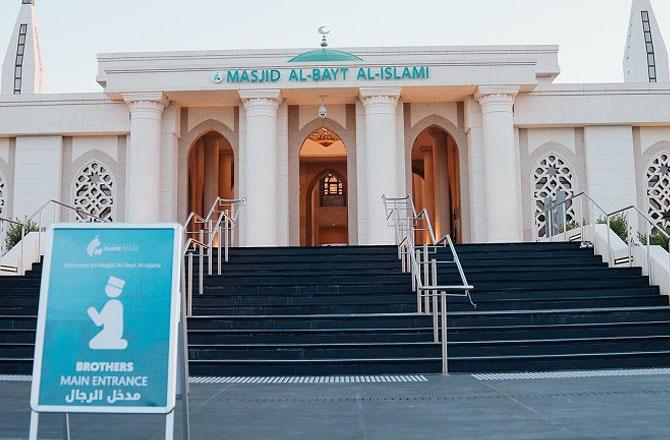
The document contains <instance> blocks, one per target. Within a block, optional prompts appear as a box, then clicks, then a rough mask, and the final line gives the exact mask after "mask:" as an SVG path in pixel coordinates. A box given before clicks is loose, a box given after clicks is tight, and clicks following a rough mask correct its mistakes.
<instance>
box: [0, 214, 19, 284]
mask: <svg viewBox="0 0 670 440" xmlns="http://www.w3.org/2000/svg"><path fill="white" fill-rule="evenodd" d="M5 223H9V224H12V225H16V226H20V227H21V228H23V227H24V225H23V223H19V222H17V221H15V220H10V219H8V218H4V217H0V240H2V242H1V243H0V257H2V256H4V254H5V252H6V251H9V249H5V228H4V226H3V225H4V224H5ZM8 269H10V270H11V272H14V273H18V272H19V267H18V265H17V266H10V265H2V267H0V270H3V271H8Z"/></svg>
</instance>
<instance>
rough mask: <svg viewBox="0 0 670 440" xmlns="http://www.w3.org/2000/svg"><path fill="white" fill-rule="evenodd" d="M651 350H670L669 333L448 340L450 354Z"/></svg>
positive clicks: (553, 353)
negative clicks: (496, 339)
mask: <svg viewBox="0 0 670 440" xmlns="http://www.w3.org/2000/svg"><path fill="white" fill-rule="evenodd" d="M649 350H664V351H668V352H670V336H669V335H663V334H658V335H651V336H627V337H612V336H607V337H591V338H587V337H584V338H557V339H525V340H508V341H500V340H499V341H472V342H453V343H449V348H448V353H449V354H450V356H455V357H467V356H523V355H555V354H588V353H624V352H640V351H649Z"/></svg>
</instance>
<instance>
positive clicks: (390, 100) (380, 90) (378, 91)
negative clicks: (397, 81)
mask: <svg viewBox="0 0 670 440" xmlns="http://www.w3.org/2000/svg"><path fill="white" fill-rule="evenodd" d="M358 92H359V94H360V97H361V102H362V103H363V105H364V106H365V107H367V106H370V105H393V106H394V107H395V106H396V105H397V104H398V99H400V87H362V88H360V89H359V90H358Z"/></svg>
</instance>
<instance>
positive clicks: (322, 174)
mask: <svg viewBox="0 0 670 440" xmlns="http://www.w3.org/2000/svg"><path fill="white" fill-rule="evenodd" d="M299 160H300V165H299V168H300V245H301V246H336V245H345V244H347V243H348V242H349V224H348V223H349V222H348V207H347V150H346V147H345V145H344V142H342V139H340V137H339V136H338V135H337V134H336V133H335V132H334V131H332V130H330V129H328V128H325V127H321V128H318V129H316V130H314V131H313V132H312V133H310V134H309V135H308V136H307V138H306V139H305V140H304V142H303V144H302V146H301V147H300V159H299Z"/></svg>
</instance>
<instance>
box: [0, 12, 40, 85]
mask: <svg viewBox="0 0 670 440" xmlns="http://www.w3.org/2000/svg"><path fill="white" fill-rule="evenodd" d="M35 1H36V0H21V8H20V9H19V16H18V17H17V19H16V25H15V26H14V32H13V33H12V37H11V38H10V39H9V46H8V47H7V52H6V54H5V61H4V63H3V64H2V89H1V93H2V94H3V95H11V94H14V95H21V94H30V93H42V92H44V89H45V74H44V65H43V63H42V51H41V49H40V40H39V36H38V32H37V20H36V17H35Z"/></svg>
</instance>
